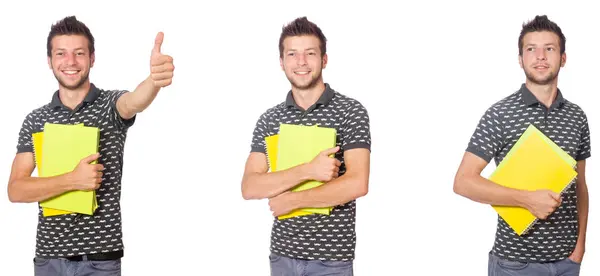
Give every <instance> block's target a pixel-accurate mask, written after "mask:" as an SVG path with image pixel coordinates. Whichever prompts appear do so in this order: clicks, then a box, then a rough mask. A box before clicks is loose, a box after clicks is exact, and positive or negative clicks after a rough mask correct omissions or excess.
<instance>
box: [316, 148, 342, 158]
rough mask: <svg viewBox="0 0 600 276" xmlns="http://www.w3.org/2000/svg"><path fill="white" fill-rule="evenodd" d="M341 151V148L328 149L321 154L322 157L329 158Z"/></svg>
mask: <svg viewBox="0 0 600 276" xmlns="http://www.w3.org/2000/svg"><path fill="white" fill-rule="evenodd" d="M339 149H340V147H337V146H336V147H334V148H330V149H326V150H324V151H322V152H321V155H324V156H329V155H332V154H334V153H336V152H337V151H338V150H339Z"/></svg>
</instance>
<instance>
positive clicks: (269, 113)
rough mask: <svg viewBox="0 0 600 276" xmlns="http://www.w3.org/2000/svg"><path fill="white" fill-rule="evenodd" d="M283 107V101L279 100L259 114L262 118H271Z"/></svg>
mask: <svg viewBox="0 0 600 276" xmlns="http://www.w3.org/2000/svg"><path fill="white" fill-rule="evenodd" d="M284 109H285V102H279V103H277V104H275V105H272V106H270V107H268V108H267V109H266V110H265V111H263V112H262V113H261V115H260V118H262V119H270V118H273V117H274V116H275V115H276V114H277V113H279V112H281V111H282V110H284Z"/></svg>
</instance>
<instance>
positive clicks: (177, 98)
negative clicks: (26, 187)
mask: <svg viewBox="0 0 600 276" xmlns="http://www.w3.org/2000/svg"><path fill="white" fill-rule="evenodd" d="M104 2H105V3H103V4H99V3H100V2H99V1H98V2H95V3H94V4H91V3H89V2H87V1H83V2H82V1H77V2H75V1H65V2H64V3H58V2H56V1H49V2H41V1H40V3H37V4H32V3H27V4H24V3H23V2H17V1H15V2H13V3H11V5H15V6H13V7H12V8H8V7H6V8H5V7H3V8H2V9H0V26H1V28H2V29H1V30H2V40H1V43H0V47H1V49H0V53H2V66H0V70H1V71H0V78H2V108H0V120H2V121H1V123H2V127H3V130H2V135H1V136H0V139H1V140H0V179H2V180H3V181H5V182H4V183H5V184H3V185H6V181H7V180H8V177H9V173H10V166H11V163H12V160H13V157H14V154H15V152H16V143H17V137H18V131H19V128H20V126H21V123H22V120H23V118H24V117H25V115H26V114H27V113H28V112H30V111H31V110H32V109H34V108H37V107H39V106H41V105H43V104H45V103H47V102H49V101H50V98H51V96H52V93H53V92H54V91H55V90H56V89H57V83H56V80H55V79H54V76H53V75H52V73H51V71H50V69H49V68H48V66H47V62H46V38H47V35H48V31H49V30H50V25H51V24H52V23H53V22H55V21H57V20H59V19H61V18H63V17H65V16H68V15H76V16H77V17H78V19H80V20H82V21H83V22H84V23H86V24H87V25H88V26H89V27H90V28H91V30H92V33H93V35H94V36H95V37H96V39H97V43H96V49H97V52H96V64H95V66H94V68H92V72H91V75H90V77H91V80H92V82H93V83H95V84H96V85H97V86H98V87H100V88H103V89H131V90H133V89H134V88H135V87H136V85H137V84H138V83H139V82H140V81H142V80H143V79H144V78H145V77H146V76H147V74H148V73H149V58H150V51H151V49H152V47H153V42H154V38H155V36H156V33H157V32H158V31H163V32H164V33H165V40H164V44H163V47H162V50H163V53H166V54H169V55H172V56H173V57H174V59H175V66H176V69H175V78H174V82H173V84H172V85H171V86H170V87H168V88H166V89H164V90H163V91H162V92H161V93H160V94H159V96H158V97H157V99H156V101H155V102H154V103H153V105H152V106H151V107H150V108H149V109H148V110H147V111H145V112H144V113H142V114H140V115H139V116H138V118H137V122H136V124H135V125H134V127H133V128H131V130H130V132H129V136H128V140H127V143H126V150H125V167H124V176H123V190H122V201H121V202H122V210H123V227H124V239H125V247H126V253H125V254H126V257H125V258H124V259H123V274H124V275H268V271H269V262H268V257H267V256H268V250H269V235H270V229H271V223H272V217H271V215H270V212H269V209H268V205H267V201H266V200H262V201H244V200H243V199H242V197H241V190H240V181H241V177H242V173H243V170H244V163H245V161H246V157H247V155H248V153H249V150H250V141H251V138H252V130H253V128H254V124H255V122H256V119H257V118H258V116H259V115H260V114H261V113H262V112H263V111H265V110H266V109H267V108H269V107H271V106H273V105H275V104H277V103H279V102H281V101H283V100H284V98H285V94H286V93H287V91H288V90H289V83H288V82H287V79H286V78H285V76H284V74H283V72H282V71H281V69H280V67H279V60H278V58H279V56H278V39H279V35H280V31H281V27H282V26H283V25H284V24H285V23H287V22H289V21H291V20H293V19H294V18H296V17H299V16H304V15H306V16H308V18H309V20H312V21H314V22H315V23H317V24H318V25H319V26H320V27H321V28H322V29H323V31H324V33H325V35H326V36H327V38H328V39H329V43H328V44H327V47H328V53H329V65H328V67H327V69H325V71H324V78H325V81H326V82H328V83H330V84H331V85H332V87H333V88H334V89H336V90H338V91H340V92H342V93H344V94H346V95H348V96H351V97H353V98H356V99H358V100H359V101H361V102H362V103H363V104H364V105H365V106H366V107H367V109H368V111H369V115H370V117H371V131H372V141H373V145H372V157H371V158H372V168H371V178H370V190H369V194H368V195H367V196H366V197H364V198H361V199H359V200H358V211H357V212H358V214H357V235H358V244H357V248H356V251H357V253H356V261H355V274H356V275H404V274H407V273H408V272H407V270H412V269H418V270H419V271H420V272H418V273H415V272H411V273H409V274H410V275H486V273H487V253H488V251H489V250H490V248H491V246H492V243H493V239H494V233H495V227H496V214H495V212H494V210H493V209H492V208H491V207H490V206H486V205H482V204H478V203H474V202H471V201H469V200H467V199H465V198H462V197H460V196H458V195H455V194H454V193H453V191H452V184H453V178H454V173H455V171H456V169H457V167H458V165H459V162H460V159H461V157H462V154H463V152H464V149H465V148H466V146H467V143H468V141H469V137H470V135H471V134H472V132H473V130H474V128H475V126H476V124H477V122H478V120H479V118H480V116H481V115H482V114H483V112H484V111H485V110H486V108H487V107H489V106H490V105H491V104H493V103H494V102H496V101H497V100H499V99H501V98H503V97H505V96H506V95H508V94H509V93H512V92H514V91H515V90H516V89H518V88H519V86H520V84H521V83H522V82H523V81H524V74H523V72H522V69H520V67H519V65H518V62H517V53H518V52H517V39H518V36H519V32H520V29H521V24H522V23H523V22H524V21H527V20H529V19H532V18H533V17H534V16H535V15H536V14H548V15H549V17H550V19H551V20H554V21H556V22H557V23H558V24H559V25H560V27H562V29H563V32H564V33H565V35H566V37H567V64H566V67H565V68H563V69H562V71H561V73H560V77H559V87H560V88H561V90H562V91H563V93H564V95H565V97H566V98H567V99H569V100H571V101H573V102H575V103H577V104H579V105H580V106H581V107H582V108H583V109H584V110H585V111H586V113H587V115H588V118H589V122H590V128H591V134H592V138H591V139H592V148H593V150H592V158H591V159H590V160H589V161H588V169H587V180H588V186H589V192H590V199H591V203H590V218H589V225H588V240H587V252H586V255H585V259H584V263H583V265H582V270H581V275H588V276H589V275H593V274H594V275H595V274H596V273H597V271H600V264H599V263H598V262H597V261H596V262H593V260H599V259H600V240H599V238H598V234H597V233H600V229H599V228H600V224H599V222H598V221H599V220H600V215H599V213H600V210H599V209H598V208H599V207H598V203H597V202H598V198H599V197H598V194H599V193H600V190H599V189H598V183H599V182H600V179H599V177H598V174H597V172H598V163H597V162H596V158H594V157H595V156H596V153H597V150H596V149H597V147H595V145H598V144H600V143H598V141H599V140H598V137H599V136H598V135H600V129H599V127H600V118H599V116H600V115H599V114H598V111H597V110H598V108H597V106H595V104H594V100H596V99H597V95H596V94H597V93H598V91H597V89H598V88H597V87H598V86H597V81H596V79H597V75H598V67H597V65H598V64H600V59H599V58H600V56H599V55H598V45H599V44H600V40H599V36H598V35H597V32H596V31H597V29H598V23H597V21H596V20H594V18H595V17H596V15H597V14H596V13H595V10H594V9H592V8H590V7H585V6H583V5H579V4H577V5H576V4H565V3H566V2H564V1H560V2H559V1H556V2H537V1H536V2H535V3H531V4H526V3H521V1H519V2H516V1H515V2H514V3H512V4H511V3H502V4H501V3H494V4H493V5H492V4H483V3H458V2H457V1H439V2H437V3H433V2H431V1H429V2H425V1H418V2H417V1H415V3H411V4H408V2H407V3H397V4H395V5H396V6H395V7H392V6H390V4H385V5H383V4H379V3H377V2H376V1H364V2H362V3H354V4H350V3H348V2H347V1H344V2H343V3H342V2H337V3H334V2H330V1H327V2H325V1H314V2H313V1H293V2H291V1H290V2H283V1H272V2H260V1H239V2H236V3H233V2H232V1H215V2H214V3H210V4H209V3H194V2H189V3H187V4H183V2H179V1H161V2H150V1H144V2H143V3H130V2H129V1H118V2H115V3H108V2H106V1H104ZM211 2H212V1H211ZM411 2H412V1H411ZM446 2H449V3H446ZM191 3H194V4H193V5H195V7H192V6H191V5H192V4H191ZM487 3H489V2H487ZM415 5H416V6H415ZM342 8H343V9H345V10H343V11H342ZM147 155H148V156H147ZM493 168H494V166H493V165H490V166H488V167H487V168H486V170H485V171H484V174H485V175H486V176H488V175H489V173H491V171H492V170H493ZM4 187H6V186H4ZM36 215H37V207H36V204H13V203H10V202H9V201H8V197H7V195H6V189H5V188H2V189H0V264H2V265H1V266H0V274H2V275H33V264H32V258H33V254H34V247H35V234H36V233H35V231H36V223H37V217H36ZM159 256H160V257H159ZM594 272H595V273H594Z"/></svg>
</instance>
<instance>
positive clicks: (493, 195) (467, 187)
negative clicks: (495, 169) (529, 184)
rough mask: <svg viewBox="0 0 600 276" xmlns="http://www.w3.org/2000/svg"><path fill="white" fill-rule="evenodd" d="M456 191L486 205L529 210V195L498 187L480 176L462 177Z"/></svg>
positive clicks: (455, 188)
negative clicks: (527, 203)
mask: <svg viewBox="0 0 600 276" xmlns="http://www.w3.org/2000/svg"><path fill="white" fill-rule="evenodd" d="M454 191H455V192H456V193H457V194H460V195H462V196H464V197H466V198H469V199H471V200H473V201H477V202H480V203H484V204H491V205H499V206H518V207H523V208H527V206H526V202H527V195H528V193H527V192H526V191H523V190H517V189H512V188H508V187H504V186H501V185H498V184H496V183H494V182H492V181H490V180H488V179H485V178H483V177H482V176H480V175H474V176H466V175H465V176H460V177H459V178H458V179H457V183H456V184H455V186H454Z"/></svg>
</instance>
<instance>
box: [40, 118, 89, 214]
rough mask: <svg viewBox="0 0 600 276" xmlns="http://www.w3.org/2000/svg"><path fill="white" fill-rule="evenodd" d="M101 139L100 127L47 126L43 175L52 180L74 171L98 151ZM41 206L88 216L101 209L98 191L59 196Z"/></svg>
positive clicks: (44, 137)
mask: <svg viewBox="0 0 600 276" xmlns="http://www.w3.org/2000/svg"><path fill="white" fill-rule="evenodd" d="M99 139H100V131H99V129H98V128H96V127H86V126H80V125H62V124H51V123H46V124H45V125H44V132H43V143H42V152H43V154H41V156H40V159H41V162H40V163H41V164H42V166H41V167H40V168H39V169H38V172H39V175H40V176H41V177H52V176H56V175H61V174H65V173H68V172H71V171H73V169H75V167H77V164H78V163H79V162H80V161H81V159H83V158H85V157H87V156H89V155H91V154H94V153H96V152H98V143H99ZM93 163H97V162H96V161H94V162H93ZM40 205H41V206H42V207H44V208H50V209H56V210H62V211H69V212H74V213H80V214H87V215H93V213H94V211H95V210H96V209H97V208H98V204H97V200H96V192H95V191H79V190H77V191H69V192H66V193H64V194H61V195H58V196H55V197H53V198H50V199H48V200H45V201H43V202H40ZM49 213H52V212H49Z"/></svg>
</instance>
